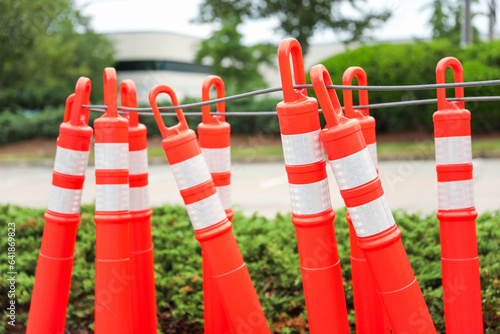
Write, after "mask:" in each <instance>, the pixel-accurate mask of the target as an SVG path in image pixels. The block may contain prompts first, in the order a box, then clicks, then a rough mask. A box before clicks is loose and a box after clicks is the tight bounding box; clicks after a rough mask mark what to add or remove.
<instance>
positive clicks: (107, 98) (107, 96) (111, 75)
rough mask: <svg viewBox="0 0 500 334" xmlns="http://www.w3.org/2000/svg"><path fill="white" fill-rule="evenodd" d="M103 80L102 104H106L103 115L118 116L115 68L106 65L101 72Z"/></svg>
mask: <svg viewBox="0 0 500 334" xmlns="http://www.w3.org/2000/svg"><path fill="white" fill-rule="evenodd" d="M103 80H104V104H105V105H106V106H107V107H106V111H105V112H104V115H106V116H109V117H118V84H117V79H116V70H115V69H114V68H113V67H106V68H105V69H104V74H103Z"/></svg>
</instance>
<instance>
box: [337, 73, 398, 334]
mask: <svg viewBox="0 0 500 334" xmlns="http://www.w3.org/2000/svg"><path fill="white" fill-rule="evenodd" d="M354 78H357V79H358V85H359V86H366V85H367V84H368V79H367V77H366V73H365V71H364V70H363V69H362V68H361V67H357V66H353V67H349V68H348V69H347V70H346V71H345V72H344V75H343V77H342V84H343V85H346V86H350V85H352V81H353V79H354ZM343 94H344V115H345V116H346V117H347V118H355V119H357V120H358V122H359V125H360V126H361V133H362V134H363V138H364V139H365V142H366V147H367V149H368V151H369V152H370V157H371V159H372V162H373V165H374V166H375V169H377V162H378V161H377V160H378V159H377V141H376V133H375V119H374V118H373V117H372V116H370V112H369V110H368V108H363V109H357V110H354V108H353V99H352V90H348V89H344V90H343ZM359 104H360V105H364V106H366V105H368V91H367V90H360V91H359ZM346 219H347V222H348V223H349V241H350V247H351V276H352V289H353V295H354V316H355V319H356V333H357V334H384V333H390V332H391V328H390V326H389V322H388V319H387V316H386V314H385V310H384V307H383V305H382V302H381V300H380V297H379V296H378V294H377V288H376V286H375V282H374V280H373V277H372V274H371V273H370V269H369V267H368V264H367V263H366V257H365V253H364V252H363V251H362V250H361V249H360V248H359V247H358V240H357V236H356V230H355V229H354V227H353V225H352V221H351V217H350V216H349V213H347V214H346Z"/></svg>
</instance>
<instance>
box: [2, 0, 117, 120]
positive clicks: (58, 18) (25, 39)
mask: <svg viewBox="0 0 500 334" xmlns="http://www.w3.org/2000/svg"><path fill="white" fill-rule="evenodd" d="M0 22H2V25H1V26H0V45H2V52H1V53H0V105H1V106H2V108H5V109H10V110H15V109H16V108H18V107H21V108H42V107H45V106H49V105H60V104H61V101H64V100H65V99H66V97H67V95H69V94H68V93H67V92H68V87H74V85H75V82H76V80H77V79H78V77H80V76H88V77H90V78H91V79H92V82H93V83H96V84H95V85H94V86H93V93H92V99H93V100H94V101H96V102H99V101H100V100H102V96H103V93H102V84H101V82H102V79H101V78H102V70H103V68H104V67H106V66H112V65H113V47H112V45H111V42H109V41H108V40H107V39H106V38H105V37H104V36H102V35H99V34H96V33H94V32H93V31H92V29H91V28H90V26H89V19H88V18H86V17H84V16H82V15H81V13H80V12H79V11H78V10H76V9H75V8H74V3H73V0H50V1H49V0H38V1H28V0H23V1H18V0H4V1H2V10H1V11H0Z"/></svg>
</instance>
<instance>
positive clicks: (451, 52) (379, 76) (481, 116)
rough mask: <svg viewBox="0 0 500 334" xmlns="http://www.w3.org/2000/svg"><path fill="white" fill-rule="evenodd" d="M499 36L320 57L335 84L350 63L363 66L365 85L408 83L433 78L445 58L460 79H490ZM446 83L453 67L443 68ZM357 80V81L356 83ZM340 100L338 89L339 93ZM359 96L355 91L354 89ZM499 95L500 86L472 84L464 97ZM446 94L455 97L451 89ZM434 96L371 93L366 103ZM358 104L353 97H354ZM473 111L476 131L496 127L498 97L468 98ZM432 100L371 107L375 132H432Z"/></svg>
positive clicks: (498, 73) (497, 71)
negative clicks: (466, 43)
mask: <svg viewBox="0 0 500 334" xmlns="http://www.w3.org/2000/svg"><path fill="white" fill-rule="evenodd" d="M499 52H500V41H494V42H488V43H479V44H475V45H472V46H470V47H468V48H465V49H461V48H459V47H458V45H456V44H453V43H451V42H449V41H446V40H437V41H433V42H431V43H424V42H414V43H412V44H378V45H375V46H363V47H360V48H358V49H355V50H349V51H346V52H344V53H342V54H339V55H336V56H333V57H331V58H328V59H326V60H324V61H323V62H322V63H323V64H324V65H325V66H326V68H327V69H328V71H329V72H330V74H331V76H332V81H333V82H334V83H336V84H340V83H341V82H342V75H343V73H344V71H345V70H346V69H347V68H348V67H349V66H361V67H362V68H363V69H364V70H365V72H366V74H367V77H368V84H369V85H412V84H429V83H434V82H436V76H435V69H436V64H437V63H438V62H439V60H441V59H442V58H444V57H448V56H454V57H456V58H458V59H459V60H460V61H461V63H462V65H463V68H464V81H479V80H492V79H497V78H500V67H499V65H500V56H499V55H500V53H499ZM446 77H447V82H453V75H452V71H451V70H449V71H447V76H446ZM354 84H356V82H354ZM338 95H339V98H340V99H341V101H342V94H341V93H340V92H338ZM353 95H354V99H355V101H357V93H356V92H354V94H353ZM484 95H500V86H486V87H471V88H466V89H465V96H484ZM447 96H449V97H452V96H454V92H453V90H448V91H447ZM432 98H436V92H435V90H421V91H393V92H375V91H373V92H370V94H369V100H370V103H382V102H396V101H406V100H420V99H432ZM355 104H356V102H355ZM466 108H468V109H469V110H470V111H471V113H472V121H471V127H472V131H474V132H476V133H477V132H493V131H498V130H500V110H499V109H498V108H497V107H496V102H481V103H478V102H469V103H466ZM434 111H436V105H435V104H427V105H416V106H405V107H393V108H388V109H373V110H371V111H370V114H371V115H372V116H374V117H375V119H376V120H377V131H381V132H403V131H409V130H411V131H415V130H416V131H429V132H430V131H432V129H433V123H432V113H433V112H434Z"/></svg>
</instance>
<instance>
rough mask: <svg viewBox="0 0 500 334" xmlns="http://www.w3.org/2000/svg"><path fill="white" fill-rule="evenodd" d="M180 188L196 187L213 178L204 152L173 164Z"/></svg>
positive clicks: (173, 170)
mask: <svg viewBox="0 0 500 334" xmlns="http://www.w3.org/2000/svg"><path fill="white" fill-rule="evenodd" d="M171 168H172V172H173V173H174V177H175V181H176V182H177V186H178V187H179V189H180V190H184V189H188V188H191V187H194V186H196V185H198V184H201V183H203V182H206V181H208V180H210V179H211V178H212V176H211V175H210V172H209V171H208V167H207V163H206V162H205V158H203V155H202V154H198V155H197V156H195V157H193V158H191V159H187V160H184V161H182V162H179V163H176V164H174V165H171Z"/></svg>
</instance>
